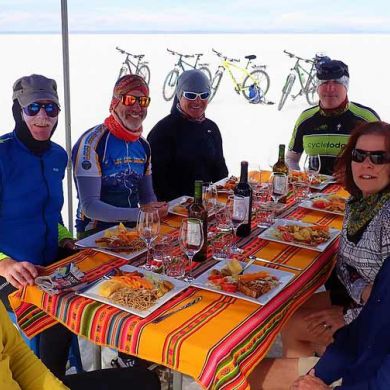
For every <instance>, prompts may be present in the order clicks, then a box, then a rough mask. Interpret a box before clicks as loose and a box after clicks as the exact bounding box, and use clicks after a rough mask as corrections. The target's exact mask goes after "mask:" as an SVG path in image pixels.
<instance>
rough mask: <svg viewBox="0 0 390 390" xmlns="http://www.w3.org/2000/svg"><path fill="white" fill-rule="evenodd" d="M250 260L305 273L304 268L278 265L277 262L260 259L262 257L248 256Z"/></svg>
mask: <svg viewBox="0 0 390 390" xmlns="http://www.w3.org/2000/svg"><path fill="white" fill-rule="evenodd" d="M248 258H249V259H250V260H252V259H253V260H256V261H262V262H263V263H267V264H273V265H277V266H278V267H283V268H288V269H292V270H294V271H303V269H302V268H298V267H293V266H292V265H287V264H282V263H276V262H275V261H270V260H265V259H260V257H256V256H248Z"/></svg>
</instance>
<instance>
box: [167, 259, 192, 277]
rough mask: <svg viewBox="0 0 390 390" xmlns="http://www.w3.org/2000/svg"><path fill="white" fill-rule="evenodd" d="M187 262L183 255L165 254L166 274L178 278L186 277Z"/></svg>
mask: <svg viewBox="0 0 390 390" xmlns="http://www.w3.org/2000/svg"><path fill="white" fill-rule="evenodd" d="M186 263H187V261H186V260H185V259H184V258H183V257H182V256H170V255H168V256H164V258H163V265H164V273H165V275H167V276H170V277H172V278H176V279H182V278H184V276H185V274H186Z"/></svg>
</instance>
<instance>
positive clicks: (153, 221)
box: [137, 207, 160, 271]
mask: <svg viewBox="0 0 390 390" xmlns="http://www.w3.org/2000/svg"><path fill="white" fill-rule="evenodd" d="M137 231H138V235H139V236H140V238H141V239H142V240H143V241H145V244H146V248H147V254H146V263H145V265H144V266H143V267H144V268H145V269H146V270H148V271H152V270H153V265H152V264H151V261H150V248H151V246H152V242H153V241H154V240H155V239H156V238H157V237H158V234H159V232H160V217H159V215H158V211H157V210H156V209H154V208H152V207H143V208H142V207H141V209H140V211H139V214H138V219H137Z"/></svg>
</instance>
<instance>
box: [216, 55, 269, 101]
mask: <svg viewBox="0 0 390 390" xmlns="http://www.w3.org/2000/svg"><path fill="white" fill-rule="evenodd" d="M212 50H213V52H214V53H215V54H216V55H217V56H218V57H220V58H222V63H221V65H219V66H218V69H217V71H216V72H215V75H214V77H213V79H212V81H211V94H210V98H209V101H211V100H212V99H213V98H214V96H215V94H216V93H217V90H218V88H219V85H220V84H221V80H222V76H223V74H224V72H225V70H227V71H228V72H229V75H230V78H231V80H232V82H233V85H234V90H235V91H236V92H237V93H238V94H239V95H240V94H241V92H242V94H243V95H244V98H245V99H246V100H248V101H249V102H251V103H267V104H273V103H271V102H267V101H266V99H265V95H266V93H267V92H268V90H269V86H270V79H269V76H268V74H267V72H266V71H265V69H266V65H253V64H252V61H253V60H255V59H256V56H255V55H253V54H252V55H248V56H245V58H246V59H247V60H248V62H247V64H246V67H245V68H243V67H240V66H238V65H236V64H235V63H236V62H240V59H236V58H228V57H226V56H224V55H223V54H222V53H220V52H218V51H217V50H215V49H212ZM249 66H251V68H252V69H253V70H250V69H248V68H249ZM231 68H234V69H236V70H238V71H239V72H240V73H241V74H242V77H241V79H240V80H238V81H237V79H236V77H235V76H234V74H233V72H232V70H231ZM254 91H255V94H254V93H253V92H254ZM254 97H256V98H257V101H254Z"/></svg>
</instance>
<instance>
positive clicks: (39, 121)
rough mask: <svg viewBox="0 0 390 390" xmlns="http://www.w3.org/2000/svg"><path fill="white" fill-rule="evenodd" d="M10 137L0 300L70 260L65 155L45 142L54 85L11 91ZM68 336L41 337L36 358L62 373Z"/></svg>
mask: <svg viewBox="0 0 390 390" xmlns="http://www.w3.org/2000/svg"><path fill="white" fill-rule="evenodd" d="M12 100H13V105H12V112H13V116H14V119H15V128H14V130H13V132H11V133H8V134H5V135H2V136H1V137H0V252H1V253H0V299H1V300H2V301H3V303H4V305H5V306H6V308H7V310H8V311H12V309H11V307H10V304H9V301H8V295H9V294H10V293H11V292H13V291H15V290H16V289H20V288H23V287H25V286H27V285H32V284H33V283H34V279H35V277H36V276H38V273H39V269H40V267H42V266H46V265H49V264H52V263H54V262H55V261H57V260H59V259H60V258H63V257H65V256H67V255H69V254H70V252H71V250H72V249H74V240H73V238H72V236H71V234H70V233H69V231H68V230H67V229H66V228H65V226H64V225H63V224H62V218H61V209H62V205H63V200H64V199H63V190H62V180H63V178H64V174H65V168H66V164H67V160H68V157H67V154H66V152H65V150H64V149H63V148H62V147H61V146H59V145H57V144H55V143H54V142H52V141H51V136H52V135H53V133H54V130H55V129H56V127H57V123H58V115H59V113H60V107H59V101H58V95H57V84H56V82H55V81H54V80H52V79H49V78H47V77H45V76H42V75H37V74H33V75H31V76H25V77H21V78H20V79H18V80H16V82H15V83H14V86H13V96H12ZM71 337H72V334H71V332H70V331H68V330H67V329H66V328H65V327H64V326H62V325H61V324H57V325H55V326H53V327H52V328H50V329H48V330H46V331H44V332H42V334H41V337H40V346H39V349H40V352H41V358H42V360H43V361H44V362H45V364H46V365H48V367H49V368H50V369H51V370H53V372H56V373H58V374H63V373H65V365H66V361H67V356H68V350H69V345H70V342H71Z"/></svg>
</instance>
